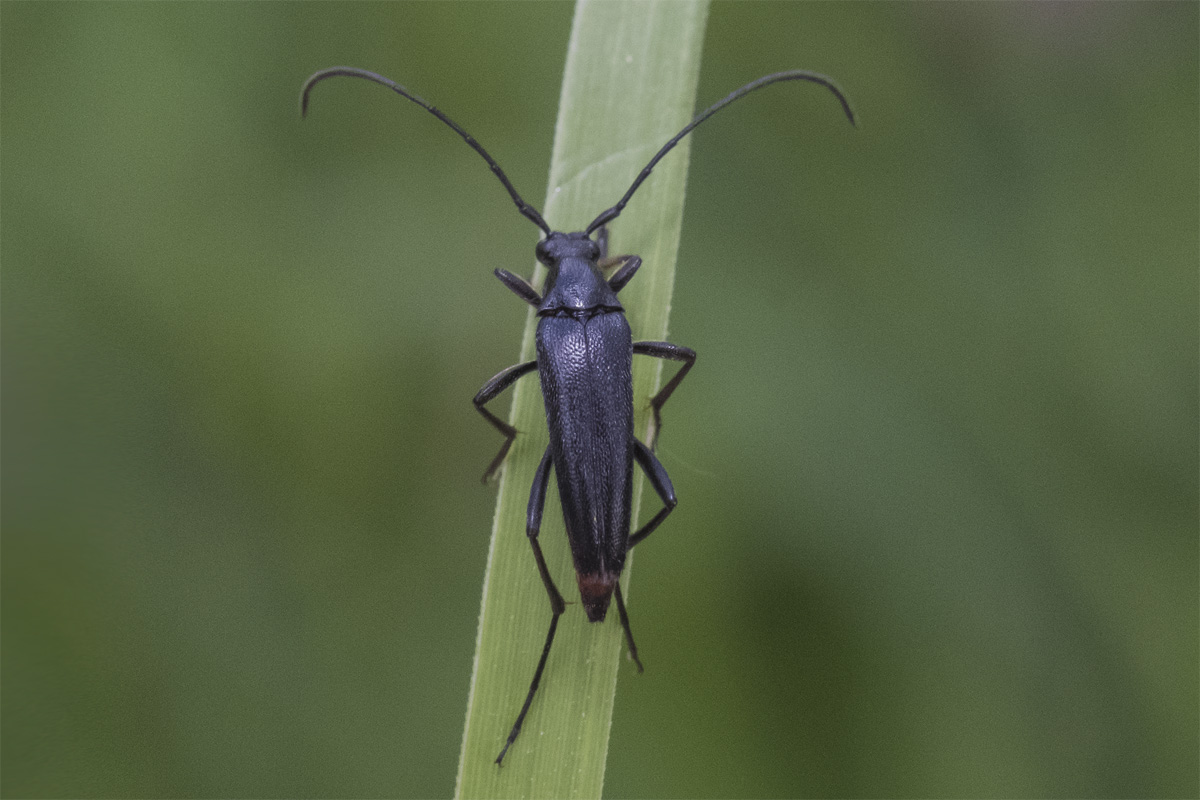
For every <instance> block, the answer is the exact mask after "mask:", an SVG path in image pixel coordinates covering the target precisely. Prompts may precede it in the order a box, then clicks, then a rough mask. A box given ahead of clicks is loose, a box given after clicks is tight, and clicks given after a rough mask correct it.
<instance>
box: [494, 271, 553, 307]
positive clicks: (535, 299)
mask: <svg viewBox="0 0 1200 800" xmlns="http://www.w3.org/2000/svg"><path fill="white" fill-rule="evenodd" d="M494 273H495V275H496V277H497V278H499V279H500V282H501V283H503V284H504V285H505V286H507V287H508V288H509V289H511V290H512V292H513V294H515V295H516V296H517V297H519V298H521V299H522V300H524V301H525V302H526V303H529V305H531V306H533V307H534V308H537V307H538V306H540V305H541V304H542V296H541V295H540V294H538V290H537V289H535V288H533V284H531V283H530V282H529V281H527V280H525V279H524V278H522V277H521V276H520V275H513V274H512V273H511V272H509V271H508V270H506V269H497V270H494Z"/></svg>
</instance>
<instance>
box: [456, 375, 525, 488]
mask: <svg viewBox="0 0 1200 800" xmlns="http://www.w3.org/2000/svg"><path fill="white" fill-rule="evenodd" d="M535 369H537V362H536V361H526V362H525V363H524V364H516V365H514V366H511V367H509V368H508V369H506V370H502V371H501V372H500V373H498V374H497V375H496V376H495V377H493V378H492V379H491V380H490V381H488V382H487V383H485V384H484V385H483V388H482V389H480V390H479V393H478V394H476V395H475V399H474V400H472V401H471V402H473V403H474V404H475V409H476V410H477V411H478V412H479V413H480V414H483V418H484V419H486V420H487V421H488V422H490V423H491V424H492V426H493V427H494V428H495V429H496V430H498V431H500V432H501V433H503V434H504V437H505V438H504V444H502V445H500V452H499V453H497V454H496V457H495V458H493V459H492V463H491V464H489V465H488V468H487V471H486V472H484V473H483V482H484V483H487V482H488V481H489V480H491V478H492V476H493V475H495V474H496V470H498V469H500V464H501V463H502V462H503V461H504V457H505V456H506V455H508V448H510V447H512V443H513V439H515V438H517V429H516V428H514V427H513V426H512V425H509V424H508V423H507V422H505V421H504V420H502V419H500V418H499V417H497V416H496V415H495V414H493V413H492V412H490V411H488V410H487V409H486V408H484V405H486V404H487V403H489V402H491V401H492V400H495V399H496V396H497V395H499V394H500V393H501V392H503V391H504V390H505V389H507V388H508V387H509V386H512V385H513V384H514V383H516V382H517V380H518V379H520V378H521V377H523V376H525V375H527V374H528V373H530V372H532V371H533V370H535Z"/></svg>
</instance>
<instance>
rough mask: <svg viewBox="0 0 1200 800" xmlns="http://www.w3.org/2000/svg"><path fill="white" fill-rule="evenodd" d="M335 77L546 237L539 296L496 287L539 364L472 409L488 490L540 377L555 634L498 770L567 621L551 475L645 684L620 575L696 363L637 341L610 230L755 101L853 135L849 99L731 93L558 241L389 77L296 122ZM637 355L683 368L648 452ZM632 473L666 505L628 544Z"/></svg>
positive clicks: (375, 78)
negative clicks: (404, 105) (512, 418)
mask: <svg viewBox="0 0 1200 800" xmlns="http://www.w3.org/2000/svg"><path fill="white" fill-rule="evenodd" d="M333 77H348V78H361V79H363V80H367V81H371V82H373V83H378V84H380V85H382V86H386V87H387V88H389V89H391V90H392V91H393V92H395V93H396V94H398V95H400V96H401V97H403V98H405V99H407V100H410V101H411V102H413V103H415V104H417V105H419V106H421V107H422V108H424V109H425V110H426V111H428V112H429V113H430V114H432V115H433V116H435V117H437V118H438V119H439V120H441V121H442V122H443V123H445V124H446V125H447V126H448V127H449V128H451V129H452V130H453V131H454V132H455V133H457V134H458V135H459V136H460V137H461V138H462V139H463V141H465V142H466V143H467V144H468V145H469V146H470V147H471V148H472V149H473V150H475V152H477V153H478V154H479V155H480V156H482V157H483V160H484V161H485V162H487V165H488V166H489V167H490V168H491V170H492V172H493V173H494V174H495V175H496V177H497V178H499V180H500V183H501V184H503V185H504V188H505V189H506V190H507V191H508V194H509V196H510V197H511V198H512V200H513V202H514V203H515V204H516V206H517V210H518V211H519V212H520V213H521V214H522V215H524V216H525V217H526V218H528V219H529V220H530V221H532V222H533V223H534V224H535V225H537V226H538V228H540V229H541V231H542V232H543V233H544V234H545V238H543V239H541V240H540V241H539V242H538V243H537V247H536V249H535V251H534V252H535V255H536V256H537V260H538V261H539V262H541V263H542V264H543V265H545V266H546V268H547V270H548V273H547V277H546V281H545V286H544V287H543V292H539V291H538V290H537V289H536V288H534V287H533V286H532V285H531V284H530V283H529V282H528V281H526V280H525V279H524V278H521V277H519V276H517V275H514V274H513V273H511V272H509V271H508V270H506V269H497V270H495V275H496V277H497V278H499V279H500V282H501V283H503V284H504V285H505V286H507V287H508V288H509V289H510V290H512V292H513V293H514V294H516V295H517V296H518V297H520V298H521V299H522V300H524V301H525V302H526V303H529V304H530V305H531V306H533V307H534V308H535V309H536V311H537V316H538V324H537V334H536V344H537V358H536V359H534V360H533V361H526V362H524V363H521V364H516V365H514V366H511V367H509V368H508V369H505V370H503V371H501V372H500V373H498V374H497V375H496V376H495V377H493V378H492V379H491V380H489V381H488V382H487V383H485V384H484V386H483V388H482V389H480V390H479V392H478V393H477V394H476V395H475V398H474V400H473V402H474V404H475V408H476V409H477V410H478V411H479V413H480V414H482V415H483V417H484V419H486V420H487V421H488V422H489V423H490V424H491V425H492V426H493V427H495V428H496V429H497V430H498V431H500V433H502V434H503V435H504V437H505V438H504V442H503V444H502V445H501V446H500V452H499V453H497V454H496V457H495V458H494V459H493V460H492V462H491V464H490V465H489V466H488V468H487V470H486V472H484V475H483V480H484V482H485V483H486V482H487V481H488V479H489V478H490V477H491V476H493V475H494V474H495V473H496V471H497V470H498V469H499V468H500V465H501V464H502V463H503V462H504V457H505V456H506V455H507V454H508V451H509V448H510V447H511V446H512V443H513V439H515V438H516V436H517V430H516V428H514V427H512V426H511V425H509V424H508V423H506V422H504V421H503V420H501V419H500V418H499V417H497V416H496V415H495V414H493V413H492V412H491V411H489V410H488V409H487V407H486V406H487V404H488V403H489V402H491V401H492V400H494V399H495V398H496V397H497V396H499V395H500V394H501V393H502V392H504V391H505V390H506V389H508V388H509V387H510V386H512V385H513V384H514V383H516V382H517V380H519V379H520V378H522V377H524V376H526V375H528V374H530V373H531V372H533V371H534V370H537V373H538V376H539V378H540V380H541V385H542V397H543V401H544V404H545V409H546V425H547V427H548V429H549V434H550V444H549V445H548V446H547V448H546V451H545V453H544V454H543V455H542V458H541V461H540V462H539V463H538V467H537V471H536V472H535V473H534V479H533V486H532V488H531V489H530V493H529V506H528V509H527V511H526V534H527V537H528V539H529V544H530V546H531V547H532V548H533V556H534V560H535V561H536V562H537V568H538V572H539V574H540V575H541V578H542V583H543V584H544V586H545V587H546V594H547V595H548V596H549V599H550V610H551V612H552V616H551V618H550V629H549V631H547V633H546V641H545V644H544V645H543V647H542V655H541V658H540V659H539V660H538V665H537V669H536V670H535V671H534V674H533V681H532V682H531V683H530V686H529V692H528V693H527V694H526V696H525V703H524V705H522V706H521V711H520V713H519V714H518V715H517V720H516V722H515V723H514V724H513V727H512V730H511V732H510V733H509V735H508V740H507V741H506V742H505V743H504V747H503V749H501V751H500V755H498V756H497V757H496V764H497V765H499V764H501V763H502V762H503V760H504V755H505V753H507V752H508V749H509V748H510V747H511V746H512V744H513V742H515V741H516V739H517V736H518V735H519V734H520V732H521V725H522V723H523V722H524V721H525V715H526V714H528V713H529V707H530V705H531V704H532V703H533V698H534V695H535V694H536V693H537V688H538V684H539V683H540V682H541V679H542V673H543V671H544V670H545V668H546V659H547V657H548V656H549V655H550V647H551V645H552V644H553V642H554V632H555V630H556V629H557V628H558V618H559V617H560V616H561V615H562V613H563V612H564V611H565V610H566V601H565V600H563V596H562V594H561V593H560V592H559V591H558V588H557V587H556V586H555V584H554V579H553V578H551V577H550V570H549V569H548V568H547V566H546V559H545V558H544V557H543V555H542V548H541V546H540V545H539V544H538V532H539V530H540V529H541V521H542V512H543V510H544V508H545V503H546V487H547V485H548V484H549V480H550V470H551V468H553V470H554V473H555V475H556V476H557V479H558V492H559V498H560V500H561V504H562V510H563V519H564V521H565V523H566V528H567V538H568V540H569V542H570V546H571V556H572V559H573V561H574V564H575V574H576V579H577V583H578V585H579V594H580V597H581V599H582V601H583V608H584V611H585V612H586V613H587V618H588V621H589V622H602V621H603V620H604V618H605V616H606V615H607V613H608V607H609V604H610V602H611V600H612V598H614V597H615V598H616V605H617V615H618V616H619V617H620V621H621V627H622V629H623V630H624V632H625V641H626V643H627V645H628V647H629V654H630V656H631V657H632V658H633V661H634V663H635V664H636V665H637V668H638V672H641V671H642V662H641V660H640V659H639V658H638V652H637V646H636V645H635V644H634V641H633V633H632V632H631V631H630V628H629V615H628V613H627V612H626V609H625V601H624V599H623V598H622V597H621V586H620V582H619V581H620V577H621V570H622V568H623V567H624V564H625V556H626V554H627V553H628V552H629V549H630V548H632V547H634V546H635V545H637V544H638V543H639V542H641V541H643V540H644V539H645V538H646V537H647V536H649V535H650V534H651V533H653V532H654V530H655V529H656V528H658V526H659V525H660V524H661V523H662V521H663V520H664V519H666V518H667V515H669V514H670V513H671V511H673V510H674V509H675V506H676V505H677V500H676V497H675V489H674V487H673V486H672V485H671V479H670V477H669V476H668V475H667V471H666V470H665V469H664V468H663V465H662V464H661V463H660V462H659V460H658V458H657V457H655V455H654V448H655V444H656V442H657V440H658V434H659V432H660V431H661V429H662V417H661V409H662V406H663V404H664V403H665V402H666V401H667V399H668V398H669V397H670V396H671V394H672V392H674V391H675V388H676V387H677V386H679V383H680V381H682V380H683V378H684V376H686V375H687V373H688V371H689V370H690V369H691V368H692V366H693V365H694V364H695V363H696V353H695V351H693V350H691V349H690V348H687V347H682V346H680V345H676V344H671V343H670V342H635V341H633V337H632V334H631V331H630V328H629V323H628V322H627V321H626V319H625V313H624V308H623V307H622V306H621V302H620V300H618V298H617V294H618V293H619V292H620V291H621V289H622V288H624V286H625V285H626V284H627V283H629V281H630V280H631V279H632V278H633V276H634V275H635V274H636V273H637V271H638V268H639V267H641V265H642V260H641V258H639V257H638V256H635V255H621V256H615V257H610V256H609V255H608V228H607V226H608V223H610V222H612V221H613V220H614V219H616V218H617V217H618V216H619V215H620V214H621V212H622V211H623V210H624V209H625V206H626V205H627V204H628V203H629V200H630V198H632V197H633V194H634V192H636V191H637V189H638V187H639V186H641V185H642V182H643V181H645V180H646V178H648V177H649V176H650V172H651V171H652V170H653V169H654V167H655V165H656V164H658V162H659V161H660V160H662V158H663V156H665V155H666V154H667V153H669V152H670V151H671V149H672V148H673V147H675V145H677V144H678V143H679V141H680V140H681V139H683V137H685V136H687V135H688V134H689V133H691V131H692V130H693V129H694V128H696V126H698V125H699V124H700V123H702V122H704V121H705V120H706V119H708V118H709V117H711V116H712V115H713V114H715V113H717V112H718V111H720V110H721V109H722V108H724V107H725V106H727V105H729V104H730V103H732V102H734V101H735V100H738V99H739V98H741V97H744V96H746V95H747V94H749V93H750V92H753V91H755V90H756V89H760V88H762V87H764V86H768V85H770V84H773V83H778V82H781V81H793V80H801V81H808V82H810V83H815V84H818V85H820V86H823V87H825V88H826V89H828V90H829V91H830V92H831V93H832V94H833V95H834V97H836V98H837V100H838V102H839V103H840V104H841V106H842V110H843V112H845V114H846V117H847V118H848V119H849V120H850V123H851V124H852V125H853V124H854V113H853V111H851V109H850V104H849V102H848V101H847V100H846V97H845V95H844V94H842V91H841V90H840V89H839V88H838V87H837V85H836V84H834V82H833V81H832V80H831V79H829V78H828V77H826V76H824V75H820V74H818V73H815V72H809V71H807V70H790V71H787V72H777V73H774V74H771V75H765V76H763V77H762V78H759V79H758V80H755V81H752V82H750V83H748V84H746V85H745V86H742V87H740V88H738V89H735V90H734V91H733V92H732V93H730V94H729V95H727V96H726V97H725V98H724V99H722V100H720V101H719V102H717V103H715V104H714V105H712V106H710V107H709V108H708V109H707V110H706V111H704V112H702V113H701V114H699V115H697V116H696V117H695V118H694V119H693V120H692V121H691V122H689V123H688V124H687V125H686V126H685V127H684V128H683V129H682V130H681V131H679V133H677V134H675V136H673V137H671V139H670V140H668V141H667V143H666V144H664V145H663V146H662V147H661V148H660V149H659V151H658V152H657V153H656V154H655V155H654V157H653V158H652V159H650V162H649V163H648V164H647V165H646V166H645V167H644V168H643V169H642V171H641V172H640V173H638V176H637V177H636V178H635V179H634V181H633V183H632V185H630V187H629V189H628V190H627V191H626V192H625V194H624V196H623V197H621V199H620V200H619V201H618V202H617V203H616V205H614V206H612V207H610V208H608V209H606V210H605V211H603V212H601V213H600V215H599V216H597V217H596V218H595V219H594V220H592V222H591V223H590V224H589V225H588V226H587V227H586V228H584V229H583V230H582V231H575V232H573V233H563V232H560V231H554V230H551V229H550V226H549V225H547V224H546V221H545V220H544V219H542V215H541V214H539V213H538V211H537V209H535V208H534V207H533V206H531V205H529V204H528V203H526V202H525V200H524V199H522V197H521V195H520V194H518V193H517V190H516V189H515V188H514V187H513V185H512V183H511V182H510V181H509V179H508V176H507V175H505V174H504V170H502V169H501V168H500V165H499V164H497V163H496V161H495V160H494V159H493V158H492V156H491V155H490V154H489V153H488V152H487V150H485V149H484V148H483V146H482V145H480V144H479V142H477V141H475V139H474V137H472V136H471V135H470V134H469V133H467V132H466V131H465V130H463V129H462V128H461V127H460V126H459V125H458V124H457V123H456V122H454V121H453V120H451V119H450V118H449V117H447V116H446V115H445V114H444V113H442V112H441V111H440V110H438V109H437V108H435V107H434V106H432V105H430V104H429V103H428V102H426V101H425V100H423V99H421V98H420V97H419V96H418V95H416V94H414V93H413V92H411V91H409V90H408V89H406V88H405V87H403V86H401V85H400V84H398V83H396V82H395V81H392V80H390V79H388V78H385V77H383V76H382V75H378V74H376V73H374V72H369V71H367V70H364V69H358V68H355V67H331V68H329V69H324V70H321V71H319V72H317V73H315V74H314V75H312V76H311V77H310V78H309V79H308V80H307V81H305V83H304V86H303V88H302V89H301V93H300V113H301V116H306V115H307V111H308V102H309V95H310V93H311V92H312V89H313V87H314V86H316V85H317V84H318V83H320V82H321V81H323V80H326V79H327V78H333ZM593 234H595V238H593ZM613 267H618V268H617V270H616V272H614V273H613V274H612V276H611V277H609V278H607V279H606V278H605V277H604V274H603V270H606V269H611V268H613ZM634 355H646V356H652V357H654V358H662V359H668V360H672V361H678V362H681V363H682V366H681V367H680V369H679V371H678V372H676V373H675V375H674V377H672V378H671V380H670V381H668V382H667V384H666V385H665V386H663V387H662V389H660V390H659V392H658V393H657V394H655V395H654V397H652V398H651V399H650V409H651V411H652V412H653V418H654V429H653V434H652V437H651V439H650V444H649V445H646V444H645V443H643V442H642V441H640V440H639V439H638V438H637V437H635V436H634V434H633V378H632V363H633V356H634ZM635 462H636V463H637V465H638V466H639V467H641V469H642V471H643V472H645V473H646V476H647V477H648V478H649V479H650V485H651V486H653V487H654V491H655V492H656V493H657V494H658V496H659V498H661V500H662V502H663V507H662V509H661V510H659V512H658V513H657V514H655V515H654V516H653V517H652V518H651V519H650V520H649V521H648V522H647V523H646V524H645V525H643V526H641V527H640V528H638V529H637V530H636V531H634V532H633V533H630V527H631V522H632V520H631V518H630V517H631V514H630V504H631V498H632V493H633V465H634V463H635Z"/></svg>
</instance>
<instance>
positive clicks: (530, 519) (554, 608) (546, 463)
mask: <svg viewBox="0 0 1200 800" xmlns="http://www.w3.org/2000/svg"><path fill="white" fill-rule="evenodd" d="M549 481H550V448H549V447H547V448H546V453H545V454H544V455H543V456H542V461H541V463H540V464H538V468H537V472H536V473H534V476H533V487H532V488H531V489H530V491H529V509H528V511H527V512H526V516H525V535H526V536H528V537H529V544H530V546H531V547H533V557H534V558H535V559H536V560H537V566H538V572H539V573H541V576H542V583H543V584H545V586H546V594H548V595H549V596H550V611H551V612H552V613H553V615H554V616H552V617H551V618H550V630H549V631H547V632H546V644H545V645H544V646H543V647H542V657H541V658H540V659H538V665H537V670H536V671H535V672H534V673H533V682H532V683H531V684H529V694H528V695H526V696H525V705H523V706H521V713H520V714H518V715H517V721H516V722H515V723H514V724H513V727H512V732H511V733H509V734H508V741H507V742H505V743H504V749H503V750H501V751H500V755H498V756H496V763H497V764H499V763H500V762H501V761H502V760H503V759H504V754H505V753H507V752H508V748H509V747H511V746H512V743H513V742H515V741H516V740H517V734H519V733H520V732H521V724H522V723H523V722H525V715H526V714H528V713H529V706H530V704H531V703H533V695H534V694H535V693H536V692H537V688H538V684H539V683H541V680H542V672H543V671H544V670H545V669H546V658H547V657H548V656H549V655H550V645H551V644H553V642H554V631H555V630H556V629H557V628H558V618H559V616H561V615H562V613H563V611H565V610H566V608H567V604H566V601H564V600H563V596H562V595H561V594H560V593H559V591H558V587H556V586H555V585H554V579H553V578H551V577H550V570H549V568H547V566H546V559H545V557H544V556H543V555H542V547H541V545H539V544H538V531H539V530H541V527H542V510H543V509H544V508H545V507H546V484H547V483H549ZM626 630H628V626H626ZM631 641H632V640H631Z"/></svg>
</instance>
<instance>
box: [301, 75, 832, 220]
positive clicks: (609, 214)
mask: <svg viewBox="0 0 1200 800" xmlns="http://www.w3.org/2000/svg"><path fill="white" fill-rule="evenodd" d="M314 77H315V76H314ZM780 81H809V82H810V83H816V84H819V85H820V86H824V87H825V88H826V89H828V90H829V91H831V92H833V96H834V97H836V98H837V99H838V102H839V103H841V104H842V110H843V111H844V112H846V117H847V119H849V120H850V124H851V125H854V124H855V123H854V112H853V111H851V110H850V103H849V101H847V100H846V96H845V95H844V94H842V90H841V89H839V88H838V86H837V84H836V83H834V82H833V81H832V80H831V79H830V78H827V77H826V76H824V75H821V74H819V73H816V72H809V71H807V70H800V69H797V70H790V71H788V72H776V73H774V74H772V75H766V76H764V77H762V78H759V79H758V80H756V81H751V82H750V83H747V84H746V85H745V86H743V87H742V88H740V89H736V90H734V91H733V92H732V93H731V94H730V95H729V96H728V97H726V98H725V99H724V100H721V101H719V102H717V103H715V104H713V105H712V106H711V107H710V108H709V109H708V110H707V111H705V112H703V113H702V114H700V115H698V116H697V117H696V118H695V119H694V120H692V121H691V122H689V123H688V124H687V127H685V128H684V129H683V130H681V131H680V132H679V133H677V134H675V136H673V137H672V138H671V140H670V141H669V142H667V143H666V144H664V145H663V146H662V149H661V150H659V151H658V152H657V153H656V154H655V156H654V158H652V159H650V163H649V164H647V165H646V168H645V169H643V170H642V171H641V172H640V173H638V176H637V178H636V179H635V180H634V181H633V185H632V186H630V187H629V191H627V192H625V196H624V197H622V198H621V202H619V203H617V204H616V205H615V206H613V207H612V208H610V209H608V210H607V211H605V212H604V213H602V214H601V215H600V216H598V217H596V219H595V220H593V221H592V224H591V225H588V226H587V230H586V231H585V233H586V234H587V235H588V236H591V235H592V231H594V230H596V229H597V228H599V227H601V226H602V225H606V224H607V223H609V222H612V221H613V220H614V219H616V218H617V217H618V216H619V215H620V213H621V212H622V211H624V210H625V205H626V204H627V203H628V202H629V198H631V197H633V193H634V192H636V191H637V189H638V187H639V186H641V185H642V181H644V180H646V178H648V177H650V171H651V170H653V169H654V167H655V165H656V164H658V162H659V161H661V160H662V157H663V156H665V155H666V154H667V153H669V152H671V148H673V147H674V146H675V145H677V144H679V140H680V139H682V138H683V137H685V136H687V135H688V134H689V133H691V132H692V130H693V129H694V128H695V127H696V126H697V125H699V124H700V123H701V122H704V120H706V119H708V118H709V117H711V116H712V115H713V114H715V113H717V112H718V111H720V110H721V109H722V108H724V107H725V106H727V105H729V104H730V103H732V102H733V101H734V100H737V99H739V98H742V97H745V96H746V95H748V94H750V93H751V92H753V91H754V90H755V89H761V88H762V87H764V86H769V85H770V84H772V83H778V82H780Z"/></svg>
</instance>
